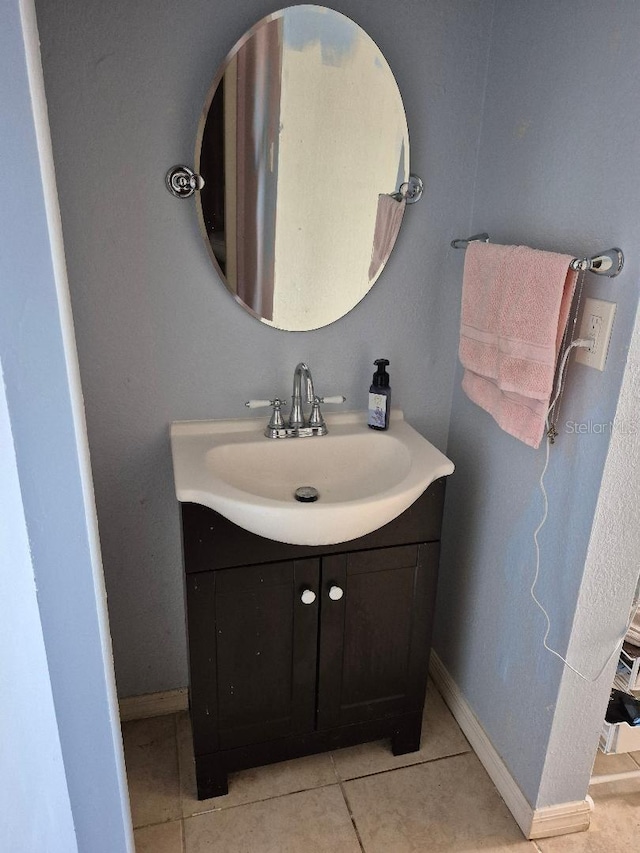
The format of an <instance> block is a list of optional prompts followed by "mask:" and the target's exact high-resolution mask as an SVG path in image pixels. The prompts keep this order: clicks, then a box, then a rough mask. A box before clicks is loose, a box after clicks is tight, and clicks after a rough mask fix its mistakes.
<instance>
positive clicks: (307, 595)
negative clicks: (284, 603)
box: [300, 589, 316, 604]
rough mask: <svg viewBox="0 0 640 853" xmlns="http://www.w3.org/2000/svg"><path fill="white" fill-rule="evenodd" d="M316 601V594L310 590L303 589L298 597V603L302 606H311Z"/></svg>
mask: <svg viewBox="0 0 640 853" xmlns="http://www.w3.org/2000/svg"><path fill="white" fill-rule="evenodd" d="M315 600H316V594H315V592H314V591H313V590H312V589H305V590H303V592H302V595H301V596H300V601H301V602H302V603H303V604H313V602H314V601H315Z"/></svg>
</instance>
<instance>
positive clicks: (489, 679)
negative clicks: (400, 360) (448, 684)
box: [435, 0, 640, 805]
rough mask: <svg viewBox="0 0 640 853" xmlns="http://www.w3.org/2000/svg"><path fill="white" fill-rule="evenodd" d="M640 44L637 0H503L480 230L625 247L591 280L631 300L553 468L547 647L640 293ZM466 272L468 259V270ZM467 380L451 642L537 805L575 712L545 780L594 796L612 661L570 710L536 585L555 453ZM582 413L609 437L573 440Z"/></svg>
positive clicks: (455, 419)
mask: <svg viewBox="0 0 640 853" xmlns="http://www.w3.org/2000/svg"><path fill="white" fill-rule="evenodd" d="M639 40H640V6H639V5H638V4H637V3H636V2H632V0H627V1H626V2H625V0H617V1H616V2H612V3H599V2H597V0H580V2H577V0H571V1H569V0H562V2H536V3H531V2H525V0H517V2H514V0H498V2H497V3H496V8H495V15H494V21H493V38H492V46H491V55H490V65H489V74H488V80H487V92H486V101H485V109H484V115H483V125H482V126H483V130H482V137H481V145H480V155H479V160H478V173H477V179H476V192H475V203H474V209H473V221H472V230H474V231H483V230H486V231H488V232H489V233H490V234H491V237H492V239H493V240H494V241H495V242H501V243H517V242H525V243H529V244H530V245H533V246H537V247H541V248H548V249H554V250H558V251H562V252H568V253H577V254H579V255H582V254H591V253H593V252H594V251H597V250H599V249H606V248H609V247H610V246H616V245H619V246H621V247H622V248H623V249H626V250H627V262H626V266H625V269H624V272H623V273H622V274H621V275H620V276H619V277H618V278H617V279H614V280H609V279H606V278H605V279H597V278H596V277H595V276H590V277H588V278H587V280H586V282H585V289H584V294H585V295H591V296H597V297H600V298H602V299H606V300H609V301H614V302H617V304H618V310H617V315H616V321H615V326H614V331H613V337H612V340H611V346H610V350H609V356H608V359H607V365H606V370H605V371H604V372H603V373H600V372H598V371H595V370H591V369H589V368H586V367H584V366H582V365H580V364H573V363H571V364H570V367H569V373H568V381H567V388H566V393H565V395H564V401H563V404H562V412H561V417H560V426H559V427H558V429H559V431H560V436H559V439H558V441H557V443H556V445H555V446H554V447H553V448H552V450H551V464H550V469H549V473H548V476H547V478H546V483H547V487H548V492H549V502H550V513H549V519H548V521H547V524H546V527H545V528H544V530H543V532H542V534H541V537H540V539H541V544H542V552H541V573H540V582H539V586H538V596H539V598H540V599H541V600H542V602H543V603H544V605H545V607H546V608H547V610H548V612H549V615H550V618H551V624H552V630H551V633H550V636H549V643H550V645H551V646H552V647H553V648H555V649H558V650H559V651H560V652H561V653H563V654H564V653H565V652H566V649H567V643H568V640H569V634H570V632H571V628H572V624H573V621H574V618H575V614H576V603H577V601H578V594H579V590H580V585H581V581H582V577H583V568H584V560H585V554H586V551H587V545H588V542H589V534H590V531H591V524H592V521H593V513H594V508H595V505H596V500H597V498H598V491H599V488H600V480H601V477H602V470H603V465H604V461H605V457H606V453H607V448H608V444H609V433H608V431H607V425H608V423H609V421H610V420H612V419H613V417H614V415H615V411H616V402H617V398H618V392H619V387H620V382H621V378H622V374H623V370H624V367H625V362H626V357H627V349H628V343H629V338H630V334H631V329H632V326H633V320H634V316H635V310H636V304H637V299H638V272H639V267H638V264H639V262H638V253H637V250H636V247H637V246H638V245H639V244H640V193H639V192H638V189H639V182H638V177H637V176H638V163H639V162H640V112H639V110H638V80H639V79H640V51H638V44H639ZM461 254H462V253H461ZM462 264H463V259H462V257H460V258H456V259H455V265H456V268H457V270H458V276H460V275H461V272H462ZM455 387H456V390H455V393H454V399H453V407H452V412H451V427H450V432H449V445H448V453H449V455H450V457H451V458H452V459H453V460H455V462H456V465H457V470H456V473H455V475H454V476H453V477H452V478H451V479H450V481H449V484H448V492H447V506H446V531H445V533H446V535H445V543H444V549H443V557H442V573H441V578H442V581H441V586H440V590H439V599H438V624H437V628H436V639H435V646H436V649H437V651H438V653H439V654H440V656H441V657H442V659H443V661H444V662H445V664H446V666H447V667H448V669H449V671H450V672H451V674H452V675H453V677H454V679H455V680H456V682H457V683H458V685H459V686H460V688H461V690H462V691H463V693H464V695H465V697H466V699H467V700H468V701H469V703H470V704H471V706H472V708H473V710H474V711H475V713H476V715H477V717H478V719H479V720H480V722H481V723H482V725H483V726H484V728H485V730H486V731H487V733H488V735H489V736H490V738H491V740H492V742H493V744H494V746H495V747H496V749H497V750H498V752H499V753H500V755H501V756H502V758H503V759H504V761H505V762H506V764H507V766H508V767H509V769H510V771H511V773H512V774H513V776H514V778H515V779H516V781H517V782H518V783H519V785H520V787H521V788H522V791H523V792H524V794H525V795H526V796H527V798H528V800H529V802H530V803H532V804H534V805H535V804H536V801H537V798H538V792H539V789H540V781H541V778H542V773H543V765H544V762H545V753H546V750H547V744H548V741H549V736H550V732H551V726H552V722H553V721H554V717H556V715H557V714H561V715H565V716H566V715H573V719H574V720H575V724H574V728H573V731H572V732H571V725H570V721H569V720H565V723H566V724H565V726H564V740H563V744H562V746H561V747H560V750H561V751H557V752H556V754H555V755H554V766H553V767H550V766H549V765H548V766H547V770H546V772H549V773H551V774H552V776H554V777H555V778H554V779H553V780H549V779H548V780H547V785H546V786H545V788H546V790H547V793H548V792H550V791H553V797H551V798H550V799H549V801H554V802H559V801H563V800H564V801H570V800H574V799H581V798H582V797H583V796H584V792H585V790H586V785H587V783H588V778H589V772H590V769H591V767H590V765H591V761H592V757H593V753H594V750H595V744H596V740H597V731H598V728H599V726H600V725H601V721H602V715H603V711H604V708H605V707H606V696H607V694H608V688H609V686H610V683H611V666H610V667H609V669H608V673H607V674H605V678H604V680H601V682H600V684H599V685H593V686H592V687H590V688H589V689H584V686H583V685H581V684H579V683H577V682H576V684H574V689H573V696H574V697H575V700H576V704H574V705H573V706H572V705H571V691H567V693H566V694H565V701H564V702H563V703H562V704H558V703H557V699H558V691H559V685H560V680H561V677H562V674H563V667H562V664H561V663H560V661H558V660H557V659H555V658H554V657H553V656H551V655H550V654H549V653H548V652H546V651H544V650H543V648H542V637H543V634H544V630H545V623H544V618H543V616H542V615H541V614H540V613H539V612H538V611H537V609H536V608H535V605H534V604H533V602H532V600H531V597H530V595H529V588H530V585H531V582H532V579H533V571H534V547H533V538H532V537H533V531H534V529H535V527H536V526H537V524H538V521H539V519H540V517H541V513H542V500H541V497H540V495H539V492H538V486H537V482H538V479H539V476H540V473H541V470H542V465H543V462H544V458H543V457H544V452H543V450H540V451H538V452H536V451H533V450H531V449H529V448H527V447H526V446H525V445H523V444H520V443H519V442H517V441H516V440H514V439H512V438H510V437H509V436H508V435H506V434H505V433H503V432H501V431H500V430H499V429H497V427H496V426H495V424H494V423H493V421H492V419H491V418H490V416H489V415H487V414H485V413H484V412H482V411H481V410H480V409H478V408H477V407H475V406H474V405H473V404H472V403H470V402H469V400H468V399H466V397H465V396H464V394H463V393H462V392H461V391H460V387H459V381H458V379H457V380H456V386H455ZM568 420H572V421H576V422H580V423H584V424H586V425H587V429H589V426H588V425H589V424H591V425H592V426H591V429H592V430H598V429H602V427H600V426H599V425H604V429H605V432H597V431H592V432H591V433H590V434H575V433H573V434H571V433H568V432H566V431H565V430H566V427H565V424H566V421H568ZM636 428H637V425H636ZM621 571H622V569H621ZM636 571H637V570H636ZM609 582H610V579H608V578H607V576H606V575H604V574H603V576H602V583H603V584H606V583H609ZM631 588H632V587H631ZM627 596H630V592H629V591H627ZM627 600H629V599H627ZM602 601H603V607H604V606H610V603H609V602H608V601H607V600H606V599H605V598H604V597H603V598H602ZM591 603H592V605H593V604H594V602H593V601H592V602H591ZM581 606H582V605H581ZM595 606H596V607H597V601H596V602H595ZM611 616H612V614H611V613H610V612H609V613H607V612H606V611H605V610H603V611H602V612H600V613H599V619H600V622H599V628H600V630H599V631H596V632H594V633H592V634H591V635H589V636H585V637H584V639H583V643H582V648H576V647H575V644H574V646H573V648H572V654H573V657H572V662H573V664H574V665H577V666H578V667H579V668H580V669H584V670H586V671H587V673H588V674H593V675H595V674H597V672H598V671H599V670H600V668H601V667H602V665H603V664H604V662H605V660H606V658H607V656H608V654H609V653H610V652H611V650H612V648H613V643H614V639H613V638H614V637H615V635H616V634H617V633H618V632H619V631H620V630H621V627H622V626H621V625H619V624H614V625H613V626H611V625H610V623H611ZM607 675H608V683H607ZM571 677H572V678H576V677H575V676H571ZM578 688H580V689H578ZM556 722H557V720H556ZM567 732H571V736H568V734H567ZM556 747H558V744H556ZM569 759H570V760H569ZM574 759H575V763H574ZM543 799H544V796H543ZM538 804H539V805H545V804H547V803H546V802H539V803H538Z"/></svg>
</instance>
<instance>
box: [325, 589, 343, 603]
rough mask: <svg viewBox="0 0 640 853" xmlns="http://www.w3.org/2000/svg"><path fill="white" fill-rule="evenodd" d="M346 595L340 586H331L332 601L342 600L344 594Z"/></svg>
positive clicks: (330, 596)
mask: <svg viewBox="0 0 640 853" xmlns="http://www.w3.org/2000/svg"><path fill="white" fill-rule="evenodd" d="M343 595H344V590H343V589H341V588H340V587H339V586H332V587H330V588H329V598H330V599H331V601H340V599H341V598H342V596H343Z"/></svg>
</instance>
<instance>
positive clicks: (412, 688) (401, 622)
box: [318, 543, 438, 729]
mask: <svg viewBox="0 0 640 853" xmlns="http://www.w3.org/2000/svg"><path fill="white" fill-rule="evenodd" d="M437 570H438V544H437V543H430V544H423V545H403V546H400V547H397V548H383V549H379V550H374V551H362V552H359V553H354V554H341V555H336V556H330V557H325V558H323V560H322V573H321V603H320V608H321V609H320V621H321V625H320V661H319V684H318V728H319V729H325V728H331V727H333V726H339V725H349V724H350V723H358V722H361V721H364V720H373V719H380V718H382V717H387V716H395V715H397V714H406V713H414V712H418V713H419V712H420V711H421V709H422V706H423V703H424V693H425V688H426V680H427V668H428V660H429V648H430V644H431V628H432V621H433V608H434V603H435V592H436V581H437ZM332 587H334V588H337V589H339V590H342V591H343V593H344V594H343V595H342V597H341V598H337V595H338V594H339V593H338V592H337V589H334V593H333V595H334V598H331V597H330V594H329V593H330V590H331V588H332Z"/></svg>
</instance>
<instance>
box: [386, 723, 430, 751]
mask: <svg viewBox="0 0 640 853" xmlns="http://www.w3.org/2000/svg"><path fill="white" fill-rule="evenodd" d="M421 733H422V719H421V717H417V719H416V720H412V721H411V722H410V723H406V724H405V725H403V726H402V727H401V728H399V729H398V730H397V731H396V732H395V733H394V734H393V735H392V737H391V751H392V752H393V754H394V755H404V754H405V753H407V752H417V751H418V750H419V749H420V735H421Z"/></svg>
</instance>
